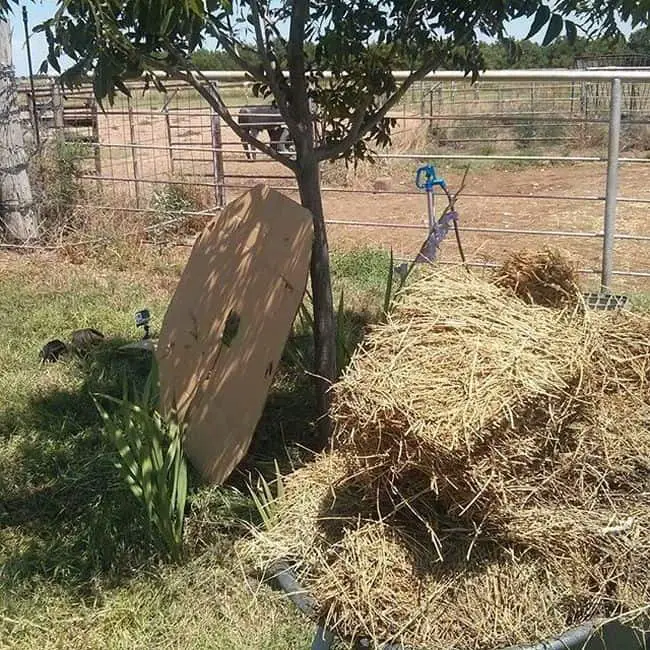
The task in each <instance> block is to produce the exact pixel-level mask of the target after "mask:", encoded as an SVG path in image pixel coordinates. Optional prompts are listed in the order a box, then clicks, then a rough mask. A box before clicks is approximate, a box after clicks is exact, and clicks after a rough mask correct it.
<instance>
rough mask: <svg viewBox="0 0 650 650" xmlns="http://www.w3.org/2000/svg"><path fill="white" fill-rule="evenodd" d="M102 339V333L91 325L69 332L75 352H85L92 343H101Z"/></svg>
mask: <svg viewBox="0 0 650 650" xmlns="http://www.w3.org/2000/svg"><path fill="white" fill-rule="evenodd" d="M103 340H104V335H103V334H102V333H101V332H99V331H97V330H96V329H93V328H92V327H86V328H84V329H81V330H75V331H74V332H72V334H70V341H71V343H72V347H74V348H75V350H77V352H87V351H88V350H89V349H90V348H91V347H92V346H93V345H96V344H97V343H101V342H102V341H103Z"/></svg>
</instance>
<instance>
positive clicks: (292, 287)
mask: <svg viewBox="0 0 650 650" xmlns="http://www.w3.org/2000/svg"><path fill="white" fill-rule="evenodd" d="M312 235H313V228H312V217H311V214H310V213H309V211H307V210H306V209H305V208H303V207H302V206H300V205H299V204H298V203H296V202H295V201H292V200H291V199H289V198H287V197H286V196H284V195H282V194H280V193H279V192H277V191H275V190H272V189H269V188H268V187H266V186H264V185H257V186H256V187H254V188H253V189H251V190H250V191H249V192H246V193H245V194H244V195H242V196H240V197H239V198H237V199H236V200H234V201H232V202H231V203H230V204H228V205H227V206H226V208H225V209H224V210H223V211H222V212H221V214H219V215H218V216H217V217H215V218H214V219H213V220H212V221H211V222H210V223H209V224H208V225H207V226H206V228H205V230H204V231H203V232H202V233H201V235H200V236H199V238H198V239H197V241H196V243H195V245H194V248H193V249H192V253H191V255H190V258H189V260H188V262H187V265H186V267H185V270H184V271H183V274H182V276H181V279H180V281H179V283H178V287H177V289H176V292H175V293H174V296H173V298H172V301H171V304H170V305H169V308H168V310H167V313H166V314H165V318H164V321H163V324H162V327H161V331H160V337H159V341H158V347H157V351H156V357H157V359H158V364H159V373H160V391H161V395H160V396H161V404H162V408H163V412H164V413H170V412H171V410H172V409H176V410H177V412H178V415H179V417H180V418H181V419H182V420H183V421H184V422H185V423H186V425H187V437H186V441H185V450H186V452H187V455H188V457H189V458H190V460H191V461H192V463H193V465H194V466H195V467H196V468H197V469H198V470H199V471H200V472H201V474H202V475H203V476H204V478H206V479H207V480H208V481H210V482H213V483H216V484H220V483H222V482H223V481H224V480H225V479H226V478H227V477H228V475H229V474H230V473H231V472H232V470H233V469H234V468H235V466H236V465H237V463H238V462H239V461H240V460H241V459H242V457H243V456H244V454H245V453H246V450H247V449H248V447H249V445H250V442H251V439H252V436H253V433H254V430H255V427H256V425H257V422H258V421H259V418H260V416H261V414H262V409H263V407H264V403H265V401H266V397H267V394H268V391H269V388H270V385H271V381H272V379H273V375H274V374H275V371H276V369H277V367H278V363H279V362H280V357H281V355H282V351H283V348H284V345H285V343H286V340H287V337H288V335H289V331H290V329H291V324H292V322H293V320H294V318H295V315H296V312H297V310H298V306H299V304H300V301H301V299H302V296H303V293H304V290H305V286H306V283H307V274H308V269H309V259H310V253H311V244H312Z"/></svg>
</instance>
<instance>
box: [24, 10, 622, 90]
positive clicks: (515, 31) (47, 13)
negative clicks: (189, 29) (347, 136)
mask: <svg viewBox="0 0 650 650" xmlns="http://www.w3.org/2000/svg"><path fill="white" fill-rule="evenodd" d="M22 4H23V3H21V5H20V7H17V6H15V5H13V7H14V10H13V15H12V16H11V24H12V28H13V36H12V45H13V57H14V67H15V69H16V74H17V75H18V76H21V77H22V76H27V74H28V67H27V49H26V47H25V32H24V27H23V20H22V9H21V7H22ZM25 6H26V7H27V12H28V19H29V27H30V31H31V29H32V28H33V27H34V26H35V25H38V24H39V23H41V22H43V21H44V20H47V19H48V18H51V17H52V15H53V14H54V11H55V8H56V2H55V0H37V1H36V2H28V3H27V4H26V5H25ZM531 23H532V18H531V19H527V18H520V19H518V20H514V21H512V22H511V23H510V24H509V25H508V27H507V29H508V32H509V34H510V36H512V37H513V38H518V39H521V38H524V37H525V36H526V34H527V33H528V29H529V28H530V25H531ZM630 31H631V30H630V28H629V26H627V25H624V26H623V33H624V34H625V35H626V36H627V35H629V33H630ZM543 33H544V30H542V32H541V33H539V34H538V35H537V36H536V37H535V38H534V39H533V40H534V41H536V42H540V41H541V38H542V37H543ZM30 44H31V49H32V66H33V68H34V72H35V73H36V72H38V68H39V67H40V65H41V62H42V61H43V60H44V59H45V57H46V55H47V44H46V42H45V37H44V36H43V34H32V35H31V38H30ZM207 46H208V47H210V43H207ZM212 47H214V44H212ZM70 63H71V62H70V61H68V62H67V63H66V62H64V63H63V64H64V66H67V65H69V64H70Z"/></svg>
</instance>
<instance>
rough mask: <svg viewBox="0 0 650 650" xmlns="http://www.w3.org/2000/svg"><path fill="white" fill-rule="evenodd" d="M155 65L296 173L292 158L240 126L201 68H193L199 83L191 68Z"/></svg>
mask: <svg viewBox="0 0 650 650" xmlns="http://www.w3.org/2000/svg"><path fill="white" fill-rule="evenodd" d="M155 67H158V69H160V67H162V69H163V70H164V71H165V72H166V73H167V75H168V76H169V77H170V78H172V79H177V80H179V81H185V82H186V83H188V84H190V86H192V88H194V89H195V90H196V91H197V92H198V93H199V95H201V97H203V99H205V101H207V102H208V104H209V105H210V106H211V107H212V108H213V109H214V110H215V111H216V113H217V114H218V115H219V117H221V118H222V119H223V121H224V122H225V123H226V124H227V125H228V126H229V127H230V128H231V129H232V130H233V131H234V132H235V134H236V135H238V136H239V137H240V138H241V139H242V140H244V141H245V142H248V143H249V144H250V145H252V146H254V147H255V148H256V149H259V150H260V151H261V152H263V153H265V154H266V155H267V156H269V157H271V158H273V160H276V161H277V162H279V163H282V164H283V165H284V166H285V167H287V168H288V169H290V170H291V171H292V172H293V173H294V174H295V173H296V170H297V165H296V163H295V161H294V160H292V159H291V158H289V157H288V156H283V155H282V154H280V153H278V152H277V151H275V149H273V148H272V147H270V146H269V145H267V144H265V143H264V142H262V141H261V140H258V139H257V138H255V137H253V136H252V135H250V133H248V131H246V130H245V129H242V128H241V126H240V125H239V124H238V123H237V121H236V120H235V119H234V118H233V116H232V114H231V113H230V111H229V110H228V107H227V106H226V104H225V103H224V101H223V99H222V98H221V95H220V94H219V92H218V91H216V90H215V89H214V87H213V86H212V84H211V83H210V81H209V80H208V79H206V77H205V75H204V74H203V73H202V72H201V70H198V69H195V70H194V72H195V73H196V75H197V76H198V77H199V78H200V79H201V80H202V81H203V82H204V83H203V84H202V83H199V81H198V80H197V78H196V77H195V76H194V74H192V70H190V71H187V72H183V71H180V70H178V69H176V68H174V67H172V66H169V65H166V64H165V63H162V62H161V61H159V60H156V61H155Z"/></svg>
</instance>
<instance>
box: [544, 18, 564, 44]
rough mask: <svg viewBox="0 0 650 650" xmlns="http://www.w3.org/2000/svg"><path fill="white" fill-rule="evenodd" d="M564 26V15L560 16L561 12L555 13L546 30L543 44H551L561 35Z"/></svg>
mask: <svg viewBox="0 0 650 650" xmlns="http://www.w3.org/2000/svg"><path fill="white" fill-rule="evenodd" d="M563 26H564V19H563V18H562V16H560V14H553V16H552V17H551V22H550V23H549V25H548V29H547V30H546V35H545V36H544V40H543V41H542V46H544V47H546V46H547V45H550V44H551V43H552V42H553V41H554V40H555V39H556V38H557V37H558V36H559V35H560V32H561V31H562V27H563Z"/></svg>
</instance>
